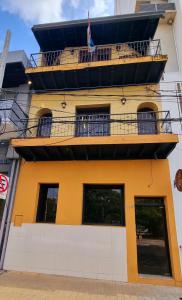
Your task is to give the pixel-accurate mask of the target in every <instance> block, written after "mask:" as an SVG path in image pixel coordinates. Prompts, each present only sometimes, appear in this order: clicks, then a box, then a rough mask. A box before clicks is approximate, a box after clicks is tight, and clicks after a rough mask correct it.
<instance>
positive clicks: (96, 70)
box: [26, 40, 167, 90]
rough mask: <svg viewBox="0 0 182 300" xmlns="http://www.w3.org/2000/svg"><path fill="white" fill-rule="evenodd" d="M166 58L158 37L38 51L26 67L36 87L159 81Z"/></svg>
mask: <svg viewBox="0 0 182 300" xmlns="http://www.w3.org/2000/svg"><path fill="white" fill-rule="evenodd" d="M166 62H167V56H166V55H162V52H161V45H160V40H152V41H151V40H147V41H136V42H128V43H122V44H114V45H113V44H108V45H100V46H96V50H95V52H94V53H90V52H88V48H87V47H77V48H75V47H74V48H73V47H70V48H65V49H64V50H56V51H47V52H40V53H35V54H32V55H31V58H30V65H29V67H28V68H27V69H26V73H27V75H28V77H29V79H30V80H31V81H32V83H33V88H34V89H35V90H43V89H50V90H51V89H65V90H69V89H82V88H93V87H107V86H120V85H135V84H152V83H158V82H159V81H160V78H161V76H162V73H163V71H164V68H165V64H166Z"/></svg>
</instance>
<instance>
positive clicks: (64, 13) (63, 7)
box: [0, 0, 127, 25]
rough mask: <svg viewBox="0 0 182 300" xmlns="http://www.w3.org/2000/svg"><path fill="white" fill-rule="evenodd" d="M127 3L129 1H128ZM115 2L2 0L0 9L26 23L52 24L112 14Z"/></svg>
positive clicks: (91, 0)
mask: <svg viewBox="0 0 182 300" xmlns="http://www.w3.org/2000/svg"><path fill="white" fill-rule="evenodd" d="M126 1H127V0H126ZM113 2H114V1H113V0H0V8H1V9H2V10H4V11H8V12H9V13H11V14H14V15H17V16H19V17H20V18H21V19H22V20H23V21H24V22H25V23H28V24H31V25H32V24H36V23H51V22H59V21H64V20H66V19H68V18H73V17H74V18H76V19H79V18H83V17H86V16H87V11H88V10H90V16H91V17H101V16H106V15H110V14H112V10H113Z"/></svg>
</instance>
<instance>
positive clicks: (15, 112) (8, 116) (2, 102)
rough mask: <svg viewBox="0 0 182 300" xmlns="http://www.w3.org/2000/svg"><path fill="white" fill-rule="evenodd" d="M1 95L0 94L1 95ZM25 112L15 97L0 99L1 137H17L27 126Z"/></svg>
mask: <svg viewBox="0 0 182 300" xmlns="http://www.w3.org/2000/svg"><path fill="white" fill-rule="evenodd" d="M1 96H2V95H1ZM27 117H28V116H27V114H25V112H24V111H23V110H22V109H21V107H20V106H19V104H18V103H17V102H16V101H15V98H10V97H8V98H7V99H5V97H2V99H0V133H1V137H2V139H9V138H13V137H17V136H18V135H19V134H20V133H22V132H23V131H24V129H25V128H26V126H27Z"/></svg>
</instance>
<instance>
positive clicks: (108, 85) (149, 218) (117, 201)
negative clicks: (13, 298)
mask: <svg viewBox="0 0 182 300" xmlns="http://www.w3.org/2000/svg"><path fill="white" fill-rule="evenodd" d="M162 16H163V13H161V12H154V13H139V14H131V15H126V16H125V15H123V16H112V17H105V18H97V19H92V20H91V24H92V25H91V26H92V37H93V40H94V43H95V45H96V50H95V52H94V53H90V52H88V48H87V40H86V32H87V26H88V20H78V21H70V22H63V23H53V24H42V25H36V26H34V27H33V33H34V35H35V38H36V40H37V42H38V44H39V46H40V49H41V52H40V53H37V54H33V55H31V65H30V66H29V68H27V69H26V74H27V76H28V79H29V81H31V82H32V88H33V89H34V94H33V95H32V101H31V108H30V114H29V121H28V127H27V131H26V134H25V135H24V136H23V137H19V138H17V139H13V140H12V146H13V148H14V149H15V150H16V152H17V153H18V154H19V155H20V156H21V157H22V163H21V166H20V174H19V179H18V184H17V190H16V196H15V204H14V209H13V216H12V222H11V228H10V234H9V239H8V245H7V250H6V255H5V261H4V269H6V270H18V271H29V272H39V273H48V274H58V275H68V276H79V277H84V278H95V279H107V280H116V281H120V282H141V283H152V284H165V285H179V286H180V285H181V284H182V277H181V269H180V262H179V260H180V258H179V251H178V243H177V236H176V227H175V217H174V207H173V198H172V185H171V179H170V171H169V163H168V159H167V157H168V155H169V154H170V153H171V152H172V151H173V150H174V148H175V147H176V144H177V143H178V135H177V134H174V133H173V132H172V127H171V117H170V112H169V111H163V109H162V104H161V102H160V101H158V89H159V82H160V79H161V77H162V76H163V73H164V69H165V65H166V63H167V60H168V57H167V53H165V52H162V51H161V44H160V40H159V39H158V40H153V38H154V36H155V33H156V31H157V28H158V24H159V20H160V18H161V17H162ZM143 28H145V30H143Z"/></svg>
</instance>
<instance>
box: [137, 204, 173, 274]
mask: <svg viewBox="0 0 182 300" xmlns="http://www.w3.org/2000/svg"><path fill="white" fill-rule="evenodd" d="M135 213H136V236H137V256H138V273H139V274H149V275H160V276H171V263H170V256H169V246H168V236H167V226H166V213H165V206H164V200H163V199H159V198H136V199H135Z"/></svg>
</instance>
